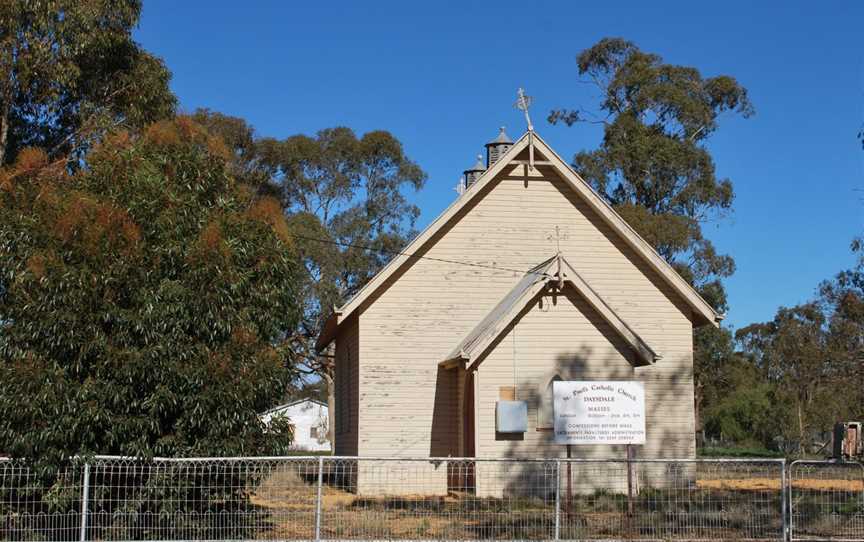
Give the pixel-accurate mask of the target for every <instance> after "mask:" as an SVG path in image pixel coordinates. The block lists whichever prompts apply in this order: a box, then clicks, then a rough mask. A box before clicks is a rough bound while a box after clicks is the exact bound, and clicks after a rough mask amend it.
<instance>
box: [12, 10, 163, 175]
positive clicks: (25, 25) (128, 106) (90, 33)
mask: <svg viewBox="0 0 864 542" xmlns="http://www.w3.org/2000/svg"><path fill="white" fill-rule="evenodd" d="M140 14H141V2H140V0H119V1H113V0H91V1H87V2H82V1H80V0H35V1H34V0H6V1H4V2H2V3H0V68H2V69H0V71H2V73H3V74H4V77H3V78H2V79H0V165H3V164H8V163H11V162H12V161H13V160H14V159H15V157H16V155H17V154H18V152H19V151H20V150H21V149H23V148H26V147H29V146H39V147H42V148H44V149H48V150H49V154H51V155H52V156H54V155H57V156H60V155H64V154H67V153H72V154H73V156H75V157H79V156H80V151H83V149H84V148H86V146H88V145H89V144H90V142H91V141H92V140H93V137H94V136H97V135H99V134H102V133H104V131H105V130H107V129H110V128H114V127H117V126H125V127H129V128H132V127H135V128H140V127H142V126H144V125H146V124H148V123H150V122H152V121H154V120H156V119H160V118H165V117H168V116H170V115H171V114H172V113H173V110H174V106H175V98H174V96H173V95H172V94H171V92H170V91H169V89H168V81H169V79H170V73H169V72H168V70H167V69H166V68H165V66H164V64H163V63H162V61H161V60H160V59H158V58H155V57H153V56H151V55H149V54H148V53H146V52H145V51H143V50H142V49H141V48H140V47H139V46H138V44H136V43H135V42H134V41H133V40H132V37H131V33H132V29H133V28H134V26H135V25H136V24H137V22H138V19H139V17H140Z"/></svg>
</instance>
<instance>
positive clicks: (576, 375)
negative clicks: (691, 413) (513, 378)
mask: <svg viewBox="0 0 864 542" xmlns="http://www.w3.org/2000/svg"><path fill="white" fill-rule="evenodd" d="M589 360H591V361H590V366H589ZM616 361H617V360H613V359H603V360H599V365H598V360H597V359H595V358H593V357H592V349H591V348H588V347H582V348H580V349H579V350H578V351H576V352H573V353H568V354H562V355H560V356H558V357H557V359H556V362H555V370H556V371H557V372H556V373H555V374H557V375H559V376H560V378H561V380H628V379H637V380H641V381H646V380H650V379H651V378H652V375H651V372H650V371H651V370H652V369H653V367H645V368H640V369H637V370H636V371H633V370H632V369H627V368H622V367H616V368H613V366H614V365H615V362H616ZM660 363H662V361H661V362H660ZM599 368H606V371H607V372H604V373H603V376H602V377H600V376H598V372H599V370H600V369H599ZM554 376H555V375H550V377H549V382H548V384H547V385H551V380H552V379H553V378H554ZM662 378H663V379H664V380H667V381H669V382H670V383H673V384H679V383H682V381H686V380H687V379H689V378H691V376H690V372H689V370H688V369H687V367H686V366H684V367H682V368H681V369H679V370H676V371H674V372H671V373H670V372H668V371H664V372H663V373H662ZM646 393H648V392H647V390H646ZM651 393H653V396H650V397H646V411H647V412H646V415H647V419H646V431H647V433H648V442H649V443H658V442H659V443H660V444H659V447H654V448H653V449H647V450H646V447H645V446H634V458H636V459H638V458H640V457H641V458H654V459H662V458H668V459H686V458H688V454H682V453H681V452H678V451H676V450H677V449H678V448H679V447H681V443H680V442H678V441H680V440H681V439H682V436H681V434H680V433H678V432H675V431H673V429H672V427H671V426H669V425H667V424H664V425H661V424H659V423H657V422H658V420H661V419H663V416H664V405H667V404H668V403H669V402H670V401H681V400H682V399H681V397H680V393H678V390H677V389H676V388H675V387H674V386H654V387H652V388H651ZM519 394H520V397H519V398H520V399H521V400H525V401H527V402H528V411H529V420H528V421H529V427H528V431H529V432H532V431H536V429H535V426H534V424H535V422H536V420H537V418H536V416H537V412H538V409H539V408H541V405H542V403H543V402H545V401H551V397H552V394H551V387H550V388H549V389H548V392H547V393H541V387H540V386H539V385H538V383H536V382H531V381H520V382H519ZM689 400H690V401H692V397H691V398H689ZM652 422H653V423H652ZM658 431H659V432H660V437H659V438H658V436H657V433H656V432H658ZM538 433H539V434H540V435H542V436H541V437H540V439H541V442H539V443H537V444H536V445H531V444H530V443H529V444H528V446H525V443H524V442H521V441H513V442H511V443H510V444H509V446H508V448H507V450H506V451H505V452H504V453H503V454H502V456H503V457H507V458H514V459H515V458H565V457H566V456H567V446H566V445H562V444H555V442H554V434H553V432H552V431H542V432H538ZM652 433H653V435H652ZM692 438H693V439H695V435H693V436H692ZM694 442H695V440H694ZM667 443H668V445H667ZM676 444H677V446H676ZM571 454H572V457H573V458H592V459H625V458H626V456H627V455H626V454H627V450H626V446H625V445H606V446H604V445H596V446H578V445H573V446H571ZM562 468H564V467H562ZM682 469H683V470H682ZM553 471H554V467H549V466H548V465H547V466H545V467H544V466H543V465H542V464H538V463H512V464H509V472H507V473H506V475H504V476H503V477H502V478H503V479H505V480H506V484H505V487H504V488H503V490H504V491H503V494H505V495H506V494H512V495H523V496H531V497H539V498H544V499H545V498H548V497H549V496H550V495H553V496H554V492H555V482H554V480H552V479H550V476H553V475H554V472H553ZM685 471H686V472H685ZM690 471H693V469H692V468H690V467H682V465H680V464H679V465H674V464H671V463H670V464H668V465H664V464H660V465H648V464H642V465H639V466H637V467H635V471H634V472H635V477H636V479H637V480H641V481H642V482H643V485H644V487H643V488H642V489H648V486H649V485H650V486H652V487H655V488H656V487H669V486H670V485H671V484H676V483H680V482H681V481H682V480H688V479H690V478H692V477H693V475H692V472H690ZM550 472H553V474H550ZM502 474H503V473H502ZM567 478H568V477H567V474H566V473H565V471H562V474H561V480H562V487H561V491H562V495H564V494H565V493H566V489H567V483H566V481H567ZM569 482H570V483H569V487H570V488H571V491H572V493H573V494H574V495H577V494H586V493H596V492H604V491H608V492H610V493H622V492H624V491H626V488H627V466H626V463H623V462H622V463H587V464H571V468H570V471H569ZM478 483H480V484H482V483H483V480H478Z"/></svg>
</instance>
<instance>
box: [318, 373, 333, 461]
mask: <svg viewBox="0 0 864 542" xmlns="http://www.w3.org/2000/svg"><path fill="white" fill-rule="evenodd" d="M321 378H323V379H324V382H326V383H327V440H329V441H330V454H331V455H335V454H336V438H335V437H336V423H335V420H336V386H335V385H334V384H335V382H334V380H333V377H332V376H330V375H329V374H327V373H322V374H321Z"/></svg>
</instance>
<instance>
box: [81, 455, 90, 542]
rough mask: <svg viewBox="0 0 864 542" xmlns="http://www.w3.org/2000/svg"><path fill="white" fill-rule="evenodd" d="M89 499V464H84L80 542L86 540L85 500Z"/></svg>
mask: <svg viewBox="0 0 864 542" xmlns="http://www.w3.org/2000/svg"><path fill="white" fill-rule="evenodd" d="M89 498H90V462H89V461H87V462H85V463H84V487H83V489H82V491H81V533H80V535H79V537H78V540H79V541H80V542H84V541H85V540H87V500H88V499H89Z"/></svg>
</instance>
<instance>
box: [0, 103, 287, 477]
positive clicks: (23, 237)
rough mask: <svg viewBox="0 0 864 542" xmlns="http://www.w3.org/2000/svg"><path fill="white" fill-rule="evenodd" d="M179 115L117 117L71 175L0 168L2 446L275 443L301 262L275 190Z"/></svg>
mask: <svg viewBox="0 0 864 542" xmlns="http://www.w3.org/2000/svg"><path fill="white" fill-rule="evenodd" d="M232 158H233V154H232V152H231V150H230V149H229V148H228V147H227V146H226V145H225V144H224V143H223V142H222V140H221V139H220V138H219V137H214V136H212V135H210V134H208V133H207V131H206V130H204V129H203V128H201V127H200V126H199V125H198V124H196V123H194V122H193V121H192V120H191V119H189V118H184V117H181V118H179V119H177V120H176V121H160V122H158V123H156V124H153V125H151V126H149V127H148V128H147V129H146V130H145V131H144V132H143V134H140V135H135V134H130V133H129V132H126V131H119V132H114V133H112V134H110V135H108V136H107V137H106V138H104V139H103V140H102V141H101V142H100V143H99V144H97V145H96V146H94V147H92V148H91V149H90V150H89V151H88V153H87V154H86V155H85V161H86V167H85V168H81V169H80V170H78V171H75V172H74V173H71V172H70V171H69V170H68V169H67V168H66V167H65V160H64V159H63V158H62V157H61V158H59V159H58V160H56V161H51V160H50V159H49V158H48V156H47V154H46V153H45V152H44V151H41V150H37V149H25V150H22V151H20V152H19V153H18V156H17V159H16V161H15V162H14V163H13V164H11V165H9V166H7V167H5V168H3V169H2V170H0V270H2V275H0V450H2V451H3V452H6V453H9V454H12V455H15V456H21V457H32V458H37V459H39V460H41V461H47V462H51V463H52V464H56V463H58V462H60V461H62V459H63V458H65V457H68V456H69V455H70V454H76V453H82V454H86V453H114V454H121V455H136V456H151V455H164V456H172V455H192V456H194V455H254V454H260V453H265V454H269V453H282V452H284V451H285V450H286V449H287V445H288V444H289V443H290V440H291V432H290V428H289V427H287V426H282V425H278V424H277V425H275V426H273V427H271V428H270V429H269V430H265V428H264V427H263V426H262V424H261V423H260V422H259V420H258V417H257V413H258V412H261V411H263V410H265V409H266V408H269V407H270V406H272V405H273V403H274V402H275V401H277V400H279V398H281V396H282V395H283V394H284V392H285V389H286V387H287V386H288V385H289V383H290V382H291V381H292V380H293V379H295V378H296V376H297V372H296V370H295V368H294V367H292V366H291V365H288V364H286V359H289V356H288V354H286V350H287V349H288V345H286V344H285V341H284V337H285V336H286V334H287V333H289V332H291V331H292V330H294V329H295V328H296V326H297V325H298V321H299V318H300V307H299V303H298V301H297V296H298V291H299V288H300V274H299V272H300V264H299V261H298V259H297V252H296V247H295V246H294V243H293V239H292V237H291V235H290V233H289V230H288V226H287V224H286V222H285V218H284V216H283V214H282V208H281V205H280V202H279V201H278V200H275V199H273V198H271V197H266V196H261V195H259V194H258V191H257V190H256V189H255V187H251V186H249V185H247V184H245V183H243V182H241V181H239V180H238V179H237V178H236V177H235V176H234V175H233V174H232V167H231V161H232Z"/></svg>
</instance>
